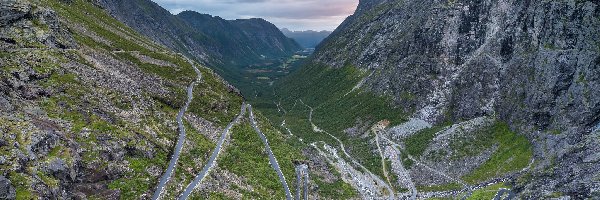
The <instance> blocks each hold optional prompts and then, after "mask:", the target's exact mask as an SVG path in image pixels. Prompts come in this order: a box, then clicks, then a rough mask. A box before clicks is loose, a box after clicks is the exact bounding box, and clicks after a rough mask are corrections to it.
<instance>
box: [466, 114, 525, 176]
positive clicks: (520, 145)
mask: <svg viewBox="0 0 600 200" xmlns="http://www.w3.org/2000/svg"><path fill="white" fill-rule="evenodd" d="M482 133H483V134H482V135H483V136H485V137H483V138H480V139H484V138H491V141H490V142H491V143H492V144H496V145H498V149H497V150H496V151H495V152H494V153H493V154H492V155H491V157H490V159H488V160H487V161H486V162H485V163H483V164H482V165H481V166H479V167H478V168H477V169H475V170H474V171H473V172H471V173H470V174H468V175H466V176H464V177H463V179H464V180H465V181H467V182H468V183H472V184H474V183H478V182H481V181H485V180H488V179H490V178H493V177H498V176H502V175H504V174H506V173H510V172H516V171H519V170H521V169H523V168H525V167H527V166H528V165H529V162H530V161H531V158H532V156H533V150H532V146H531V144H530V143H529V141H528V140H527V138H525V136H523V135H518V134H516V133H514V132H512V131H511V130H510V129H509V127H508V125H507V124H506V123H502V122H497V123H496V124H494V125H493V126H491V127H489V128H487V129H485V130H483V131H482Z"/></svg>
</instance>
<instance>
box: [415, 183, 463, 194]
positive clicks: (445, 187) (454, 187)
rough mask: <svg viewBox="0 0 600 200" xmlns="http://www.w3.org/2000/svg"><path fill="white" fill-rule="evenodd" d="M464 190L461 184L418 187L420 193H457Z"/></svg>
mask: <svg viewBox="0 0 600 200" xmlns="http://www.w3.org/2000/svg"><path fill="white" fill-rule="evenodd" d="M461 189H463V185H461V184H459V183H448V184H444V185H433V186H422V185H419V186H417V191H419V192H438V191H457V190H461Z"/></svg>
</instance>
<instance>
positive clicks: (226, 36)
mask: <svg viewBox="0 0 600 200" xmlns="http://www.w3.org/2000/svg"><path fill="white" fill-rule="evenodd" d="M177 17H178V18H180V19H182V20H183V21H185V22H187V23H188V24H189V26H190V27H191V28H193V29H194V30H197V31H199V32H202V33H203V34H205V35H207V36H208V37H210V38H212V39H213V40H214V41H216V43H217V44H219V45H218V46H217V48H218V49H219V51H222V52H223V54H226V55H228V57H229V59H231V60H232V61H231V63H228V64H233V65H249V64H255V63H258V62H260V61H262V60H257V59H260V58H262V57H267V58H280V57H287V56H290V55H292V54H293V53H294V52H296V51H297V50H299V48H300V47H299V46H298V44H297V43H296V42H294V41H293V40H291V39H289V38H287V37H286V36H285V35H283V34H282V33H281V32H280V31H279V29H277V27H276V26H275V25H273V24H271V23H270V22H268V21H266V20H264V19H258V18H254V19H237V20H224V19H222V18H220V17H213V16H210V15H206V14H200V13H197V12H194V11H184V12H181V13H179V14H178V15H177Z"/></svg>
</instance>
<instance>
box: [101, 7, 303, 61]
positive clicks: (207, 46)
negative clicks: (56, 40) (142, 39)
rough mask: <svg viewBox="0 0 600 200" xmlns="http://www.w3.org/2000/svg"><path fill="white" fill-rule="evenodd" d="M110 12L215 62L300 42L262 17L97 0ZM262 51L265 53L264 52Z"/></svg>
mask: <svg viewBox="0 0 600 200" xmlns="http://www.w3.org/2000/svg"><path fill="white" fill-rule="evenodd" d="M98 3H99V5H101V6H102V7H104V8H105V9H106V10H107V11H108V12H109V13H110V14H111V15H112V16H114V17H115V18H116V19H118V20H119V21H122V22H124V23H125V24H127V25H128V26H130V27H132V28H133V29H134V30H136V31H138V32H140V33H142V34H144V35H146V36H148V37H150V38H151V39H153V40H154V41H157V42H159V43H161V44H163V45H165V46H167V47H169V48H171V49H173V50H175V51H178V52H181V53H184V54H188V55H190V56H192V57H193V58H195V59H198V60H200V61H202V62H204V63H206V64H208V65H210V66H212V67H214V68H217V67H231V66H234V67H239V66H245V65H251V64H255V63H261V62H264V58H270V59H276V58H280V57H288V56H291V55H292V54H293V53H294V52H296V51H298V50H300V46H299V45H298V44H297V43H295V42H294V41H293V40H291V39H289V38H287V37H285V36H284V35H283V34H282V33H281V32H280V31H279V30H278V29H277V27H275V25H273V24H271V23H269V22H267V21H265V20H262V19H244V20H224V19H222V18H220V17H212V16H210V15H206V14H200V13H196V12H194V11H184V12H182V13H180V14H178V15H172V14H171V13H169V12H168V11H167V10H165V9H164V8H162V7H160V6H159V5H158V4H156V3H154V2H152V1H150V0H134V1H124V0H99V2H98ZM263 56H264V57H263Z"/></svg>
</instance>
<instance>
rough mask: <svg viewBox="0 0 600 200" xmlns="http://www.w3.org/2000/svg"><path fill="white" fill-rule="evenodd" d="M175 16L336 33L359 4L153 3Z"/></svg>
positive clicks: (286, 0) (329, 0)
mask: <svg viewBox="0 0 600 200" xmlns="http://www.w3.org/2000/svg"><path fill="white" fill-rule="evenodd" d="M152 1H154V2H156V3H158V4H159V5H161V6H162V7H163V8H165V9H167V10H169V11H170V12H171V13H173V14H177V13H179V12H181V11H185V10H193V11H197V12H199V13H205V14H210V15H216V16H220V17H222V18H224V19H247V18H264V19H266V20H267V21H270V22H271V23H273V24H275V25H276V26H277V27H278V28H288V29H290V30H294V31H302V30H315V31H320V30H328V31H333V30H334V29H335V28H336V27H337V26H338V25H339V24H340V23H342V21H344V19H346V17H347V16H349V15H351V14H352V13H354V10H355V9H356V6H357V5H358V0H152Z"/></svg>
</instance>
